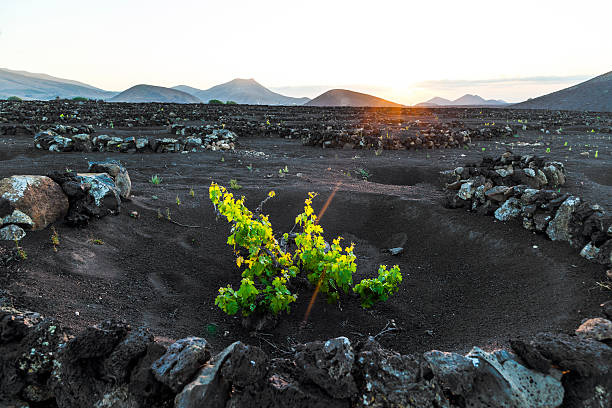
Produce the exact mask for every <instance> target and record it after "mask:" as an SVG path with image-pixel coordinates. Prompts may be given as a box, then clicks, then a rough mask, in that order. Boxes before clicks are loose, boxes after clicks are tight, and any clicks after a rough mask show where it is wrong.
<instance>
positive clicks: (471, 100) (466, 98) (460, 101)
mask: <svg viewBox="0 0 612 408" xmlns="http://www.w3.org/2000/svg"><path fill="white" fill-rule="evenodd" d="M503 105H508V102H505V101H502V100H500V99H484V98H482V97H480V96H478V95H471V94H465V95H463V96H462V97H461V98H457V99H455V100H454V101H450V100H448V99H444V98H440V97H437V96H436V97H435V98H431V99H430V100H428V101H425V102H421V103H418V104H416V105H415V106H430V107H435V106H503Z"/></svg>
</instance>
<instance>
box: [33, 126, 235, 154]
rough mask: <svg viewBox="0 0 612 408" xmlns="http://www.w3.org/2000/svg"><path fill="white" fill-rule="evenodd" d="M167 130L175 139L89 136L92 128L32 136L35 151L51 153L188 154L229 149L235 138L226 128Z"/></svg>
mask: <svg viewBox="0 0 612 408" xmlns="http://www.w3.org/2000/svg"><path fill="white" fill-rule="evenodd" d="M170 130H171V131H172V132H173V133H174V134H176V135H178V137H163V138H155V137H138V138H136V137H133V136H131V137H125V138H122V137H118V136H109V135H105V134H101V135H95V136H94V135H93V134H92V133H93V128H92V127H91V126H89V127H78V128H75V127H71V126H63V125H56V126H54V127H51V128H48V129H46V130H42V131H40V132H38V133H36V134H35V135H34V145H35V146H36V148H37V149H42V150H48V151H51V152H92V151H93V152H119V153H136V152H153V153H183V152H184V153H188V152H199V151H204V150H213V151H215V150H233V149H234V148H235V143H236V141H237V140H238V136H237V135H236V134H235V133H234V132H232V131H230V130H227V129H215V128H212V127H210V126H198V127H185V126H176V125H173V126H171V127H170Z"/></svg>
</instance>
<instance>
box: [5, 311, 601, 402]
mask: <svg viewBox="0 0 612 408" xmlns="http://www.w3.org/2000/svg"><path fill="white" fill-rule="evenodd" d="M606 307H607V309H606V310H605V311H604V312H605V313H607V318H608V319H609V318H610V313H611V309H612V304H611V305H607V306H606ZM608 319H605V318H594V319H590V320H587V321H585V322H584V323H583V324H582V325H581V326H580V327H579V328H578V330H576V333H575V334H572V335H569V334H555V333H541V334H538V335H536V336H534V337H533V338H532V339H530V340H529V341H522V340H512V341H511V342H510V344H511V346H512V350H513V352H510V351H505V350H499V351H495V352H491V353H489V352H485V351H483V350H481V349H479V348H478V347H474V348H473V349H472V351H471V352H470V353H468V354H467V355H461V354H457V353H448V352H441V351H436V350H433V351H429V352H426V353H423V354H410V355H401V354H399V353H396V352H394V351H392V350H388V349H385V348H383V347H381V345H380V344H379V343H378V342H377V341H376V340H375V339H374V338H373V337H369V338H364V339H363V340H362V341H360V342H358V343H356V344H353V343H351V342H350V341H349V340H348V339H347V338H345V337H339V338H335V339H330V340H327V341H324V342H323V341H315V342H311V343H306V344H298V345H296V346H294V347H293V348H292V349H291V350H288V351H286V352H285V353H284V355H283V356H282V357H272V356H270V355H268V354H266V353H265V352H264V351H263V350H261V349H260V348H258V347H255V346H250V345H247V344H244V343H242V342H240V341H238V342H235V343H233V344H232V345H230V346H229V347H227V348H226V349H224V350H221V351H220V352H218V353H214V352H213V350H211V349H210V346H209V344H208V343H207V341H206V340H205V339H202V338H196V337H189V338H185V339H181V340H178V341H177V342H175V343H172V344H170V345H169V346H166V345H164V344H161V343H158V342H156V341H155V340H154V338H153V335H152V334H151V333H149V331H148V330H147V329H145V328H134V327H131V326H130V325H128V324H126V323H123V322H113V321H106V322H103V323H101V324H99V325H97V326H94V327H89V328H88V329H86V330H84V331H83V332H81V333H79V334H77V335H76V336H68V335H66V334H65V332H64V330H63V329H62V327H61V326H60V325H59V324H58V323H57V322H55V321H54V320H53V319H49V318H44V317H42V316H40V315H39V314H37V313H31V312H20V311H17V310H14V309H11V308H8V307H0V378H1V379H2V380H1V382H0V401H4V404H5V405H3V406H15V407H17V406H18V407H28V406H46V407H60V408H74V407H113V408H119V407H130V408H138V407H171V406H174V407H177V408H179V407H180V408H200V407H219V408H222V407H263V406H265V407H291V408H301V407H308V408H312V407H513V408H522V407H524V408H534V407H558V406H561V405H563V406H564V407H609V406H611V404H612V348H611V347H610V345H611V344H612V322H610V320H608ZM11 404H12V405H11ZM29 404H32V405H29ZM35 404H38V405H35Z"/></svg>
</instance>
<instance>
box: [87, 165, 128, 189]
mask: <svg viewBox="0 0 612 408" xmlns="http://www.w3.org/2000/svg"><path fill="white" fill-rule="evenodd" d="M87 171H89V172H92V173H106V174H108V175H109V176H111V177H112V178H113V181H114V182H115V185H116V186H117V188H118V189H119V195H120V196H121V198H123V199H127V198H129V197H130V192H131V191H132V181H131V180H130V175H129V174H128V171H127V169H126V168H125V166H123V165H122V164H121V162H119V161H118V160H105V161H101V162H89V169H88V170H87Z"/></svg>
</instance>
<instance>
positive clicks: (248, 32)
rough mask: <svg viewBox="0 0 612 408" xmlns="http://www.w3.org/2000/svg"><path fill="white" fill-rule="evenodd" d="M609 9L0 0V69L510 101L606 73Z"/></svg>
mask: <svg viewBox="0 0 612 408" xmlns="http://www.w3.org/2000/svg"><path fill="white" fill-rule="evenodd" d="M611 15H612V1H610V0H583V1H581V2H573V1H572V2H570V1H564V0H556V1H548V0H538V1H534V0H529V1H523V0H514V1H511V2H501V1H491V0H488V1H470V0H462V1H456V0H449V1H441V0H428V1H410V0H403V1H388V0H377V1H371V0H368V1H360V0H351V1H344V0H333V1H332V0H325V1H319V0H309V1H301V2H297V1H287V0H283V1H276V0H258V1H252V0H251V1H242V0H233V1H219V0H216V1H207V0H191V1H190V0H173V1H167V0H163V1H159V0H130V1H127V0H105V1H94V0H78V1H77V0H0V67H3V68H9V69H16V70H25V71H30V72H36V73H45V74H49V75H53V76H57V77H61V78H69V79H73V80H78V81H81V82H85V83H88V84H91V85H94V86H97V87H100V88H103V89H106V90H112V91H121V90H124V89H126V88H129V87H130V86H133V85H136V84H140V83H147V84H152V85H159V86H175V85H179V84H185V85H189V86H193V87H196V88H200V89H207V88H209V87H211V86H214V85H217V84H219V83H222V82H227V81H229V80H231V79H234V78H255V79H256V80H257V81H258V82H259V83H261V84H262V85H264V86H266V87H269V88H271V89H273V90H276V91H282V92H284V93H285V94H287V95H290V96H308V97H314V96H316V95H318V94H320V93H321V92H323V91H325V90H328V89H331V88H349V89H352V90H355V91H360V92H366V93H372V94H374V95H377V96H380V97H383V98H386V99H390V100H393V101H395V102H399V103H404V104H413V103H418V102H422V101H424V100H426V99H429V98H431V97H433V96H441V97H445V98H448V99H456V98H458V97H460V96H461V95H463V94H465V93H473V94H479V95H481V96H482V97H484V98H486V99H504V100H507V101H509V102H518V101H521V100H525V99H527V98H529V97H535V96H539V95H542V94H546V93H548V92H552V91H555V90H558V89H561V88H564V87H567V86H571V85H574V84H576V83H579V82H582V81H584V80H586V79H588V78H591V77H594V76H597V75H600V74H603V73H605V72H608V71H611V70H612V28H611V26H610V16H611Z"/></svg>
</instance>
